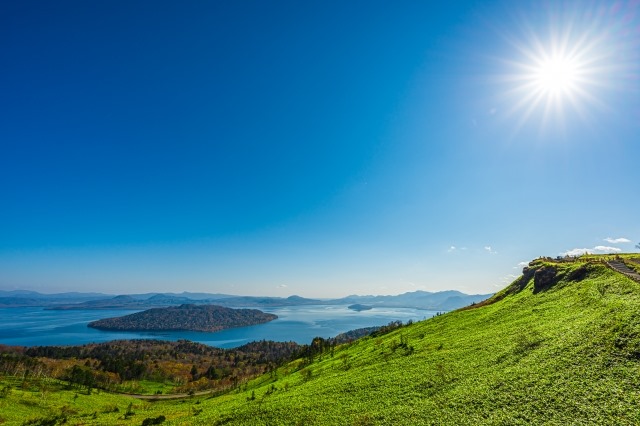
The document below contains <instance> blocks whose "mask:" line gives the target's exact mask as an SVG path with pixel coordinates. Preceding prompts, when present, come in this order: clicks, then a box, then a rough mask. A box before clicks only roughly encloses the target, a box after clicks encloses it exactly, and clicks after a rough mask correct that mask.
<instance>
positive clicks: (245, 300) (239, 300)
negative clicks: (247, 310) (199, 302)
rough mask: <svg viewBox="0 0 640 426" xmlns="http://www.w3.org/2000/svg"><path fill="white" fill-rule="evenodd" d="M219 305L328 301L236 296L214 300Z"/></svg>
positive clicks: (294, 303)
mask: <svg viewBox="0 0 640 426" xmlns="http://www.w3.org/2000/svg"><path fill="white" fill-rule="evenodd" d="M212 302H215V303H216V304H218V305H221V306H229V307H241V306H252V307H277V306H300V305H326V304H327V303H326V301H323V300H318V299H307V298H304V297H300V296H289V297H287V298H283V297H255V296H236V297H228V298H226V299H220V300H212Z"/></svg>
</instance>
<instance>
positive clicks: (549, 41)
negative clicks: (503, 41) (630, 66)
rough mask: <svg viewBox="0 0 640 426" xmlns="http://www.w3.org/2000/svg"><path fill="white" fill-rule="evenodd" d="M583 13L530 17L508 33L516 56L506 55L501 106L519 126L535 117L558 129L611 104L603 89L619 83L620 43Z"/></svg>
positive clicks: (590, 116) (587, 117)
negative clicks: (540, 19)
mask: <svg viewBox="0 0 640 426" xmlns="http://www.w3.org/2000/svg"><path fill="white" fill-rule="evenodd" d="M579 16H581V15H576V16H573V17H571V16H570V17H567V18H566V19H563V16H562V14H556V15H553V16H551V17H550V18H549V25H544V24H540V26H538V27H535V26H533V25H529V24H527V23H525V24H523V25H522V26H521V28H522V33H521V34H520V35H519V36H514V37H508V38H507V42H508V43H509V44H510V45H511V46H512V48H513V49H510V54H511V55H512V57H511V59H503V64H504V67H503V71H504V74H501V76H500V79H499V81H500V84H503V85H504V87H505V90H504V91H503V92H502V93H501V95H500V96H501V99H500V102H499V103H500V104H502V103H503V105H502V106H501V107H500V108H498V109H499V110H502V111H504V116H505V117H509V118H515V120H513V123H514V124H515V129H516V132H518V131H519V130H520V129H522V128H523V127H524V126H525V125H527V123H531V122H532V121H533V122H535V121H538V122H539V123H540V124H541V128H542V129H544V128H546V129H549V130H552V131H555V130H557V129H563V128H564V126H565V124H568V123H570V122H573V120H574V118H579V119H580V120H582V121H583V122H585V123H589V122H592V120H593V118H594V115H593V113H595V112H597V111H603V110H606V109H607V108H606V105H604V103H603V102H602V95H603V93H604V92H605V90H606V89H608V88H609V87H610V86H612V85H613V84H615V79H614V78H613V76H614V75H615V72H616V70H617V68H615V67H619V65H616V64H617V62H618V60H617V59H616V58H618V57H617V56H614V55H615V54H616V51H615V49H612V48H611V46H616V45H615V44H614V43H613V42H612V41H611V39H610V38H609V37H610V33H608V32H606V31H603V30H602V29H600V28H599V27H598V25H596V24H588V23H586V21H585V22H581V21H580V19H578V17H579Z"/></svg>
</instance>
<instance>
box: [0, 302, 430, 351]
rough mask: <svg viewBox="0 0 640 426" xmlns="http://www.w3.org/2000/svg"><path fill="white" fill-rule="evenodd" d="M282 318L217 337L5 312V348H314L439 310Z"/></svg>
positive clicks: (87, 313) (288, 314)
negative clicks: (319, 341)
mask: <svg viewBox="0 0 640 426" xmlns="http://www.w3.org/2000/svg"><path fill="white" fill-rule="evenodd" d="M263 310H264V311H265V312H270V313H273V314H276V315H278V319H277V320H274V321H271V322H269V323H266V324H259V325H254V326H250V327H240V328H232V329H227V330H222V331H218V332H215V333H203V332H190V331H169V332H124V331H103V330H96V329H93V328H89V327H87V324H88V323H89V322H91V321H94V320H97V319H101V318H110V317H117V316H123V315H127V314H131V313H134V312H139V311H130V310H68V311H54V310H45V309H43V308H0V344H4V345H11V346H50V345H82V344H85V343H92V342H106V341H109V340H116V339H161V340H178V339H187V340H191V341H194V342H200V343H204V344H206V345H210V346H216V347H219V348H233V347H236V346H241V345H243V344H245V343H248V342H251V341H254V340H263V339H264V340H275V341H294V342H297V343H301V344H304V343H310V342H311V340H312V339H313V338H314V337H317V336H319V337H324V338H328V337H334V336H336V335H337V334H340V333H344V332H346V331H349V330H354V329H356V328H363V327H372V326H380V325H385V324H388V323H389V322H391V321H398V320H399V321H402V322H407V321H409V320H413V321H419V320H423V319H426V318H430V317H432V316H434V315H435V314H436V311H425V310H421V309H411V308H374V309H371V310H369V311H362V312H356V311H353V310H350V309H348V308H347V305H344V306H342V305H339V306H324V305H312V306H287V307H279V308H269V309H263Z"/></svg>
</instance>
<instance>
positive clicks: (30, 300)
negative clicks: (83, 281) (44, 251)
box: [0, 290, 113, 308]
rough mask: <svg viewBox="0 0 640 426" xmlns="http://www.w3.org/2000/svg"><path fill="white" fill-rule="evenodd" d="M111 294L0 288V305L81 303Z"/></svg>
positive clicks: (12, 306)
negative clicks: (44, 292)
mask: <svg viewBox="0 0 640 426" xmlns="http://www.w3.org/2000/svg"><path fill="white" fill-rule="evenodd" d="M110 297H113V296H112V295H107V294H102V293H76V292H73V293H56V294H43V293H38V292H36V291H28V290H11V291H6V290H0V307H2V308H16V307H35V306H53V305H59V304H67V303H81V302H86V301H90V300H100V299H103V298H110Z"/></svg>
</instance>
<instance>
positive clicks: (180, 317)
mask: <svg viewBox="0 0 640 426" xmlns="http://www.w3.org/2000/svg"><path fill="white" fill-rule="evenodd" d="M277 318H278V316H277V315H274V314H269V313H266V312H262V311H260V310H258V309H232V308H225V307H222V306H217V305H192V304H184V305H180V306H170V307H167V308H154V309H149V310H146V311H143V312H137V313H135V314H131V315H125V316H122V317H116V318H105V319H101V320H97V321H93V322H90V323H89V324H88V326H89V327H92V328H97V329H100V330H119V331H206V332H214V331H220V330H224V329H227V328H234V327H245V326H249V325H256V324H263V323H265V322H269V321H273V320H274V319H277Z"/></svg>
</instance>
